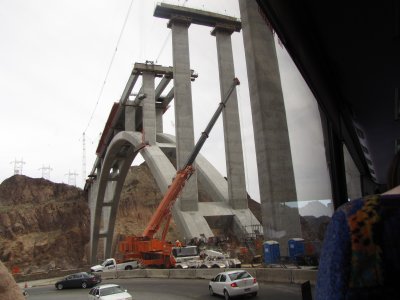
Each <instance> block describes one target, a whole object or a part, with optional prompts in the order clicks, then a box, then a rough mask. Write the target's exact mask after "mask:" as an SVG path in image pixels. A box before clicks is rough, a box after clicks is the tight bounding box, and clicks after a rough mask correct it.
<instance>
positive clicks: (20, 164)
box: [10, 158, 25, 175]
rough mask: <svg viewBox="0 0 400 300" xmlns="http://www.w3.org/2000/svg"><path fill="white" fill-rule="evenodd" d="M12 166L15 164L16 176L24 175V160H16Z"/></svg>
mask: <svg viewBox="0 0 400 300" xmlns="http://www.w3.org/2000/svg"><path fill="white" fill-rule="evenodd" d="M10 164H14V175H22V167H23V165H24V164H25V162H24V160H23V159H22V158H21V160H17V159H14V161H12V162H10Z"/></svg>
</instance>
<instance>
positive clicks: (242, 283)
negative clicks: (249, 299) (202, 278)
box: [208, 270, 258, 300]
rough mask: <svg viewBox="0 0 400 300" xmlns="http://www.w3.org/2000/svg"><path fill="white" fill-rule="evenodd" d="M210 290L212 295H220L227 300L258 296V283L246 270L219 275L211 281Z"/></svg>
mask: <svg viewBox="0 0 400 300" xmlns="http://www.w3.org/2000/svg"><path fill="white" fill-rule="evenodd" d="M208 290H209V292H210V295H214V294H218V295H222V296H224V297H225V299H226V300H228V299H230V298H231V297H235V296H241V295H251V296H257V293H258V282H257V280H256V278H254V277H253V276H251V275H250V273H248V272H247V271H245V270H234V271H228V272H222V273H219V274H218V275H217V276H215V277H214V278H213V279H211V281H210V283H209V285H208Z"/></svg>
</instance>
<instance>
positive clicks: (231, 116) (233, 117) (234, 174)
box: [211, 26, 248, 209]
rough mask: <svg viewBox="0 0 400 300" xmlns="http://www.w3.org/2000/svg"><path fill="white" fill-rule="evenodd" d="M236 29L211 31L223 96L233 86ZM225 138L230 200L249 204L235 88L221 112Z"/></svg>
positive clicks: (237, 205) (244, 205)
mask: <svg viewBox="0 0 400 300" xmlns="http://www.w3.org/2000/svg"><path fill="white" fill-rule="evenodd" d="M233 31H234V30H233V29H232V28H230V27H228V26H225V27H224V26H217V27H215V28H214V30H213V31H212V32H211V34H212V35H214V36H215V37H216V41H217V55H218V70H219V82H220V90H221V98H222V97H224V95H225V94H226V92H227V91H228V90H229V88H230V87H231V86H232V82H233V78H234V77H235V68H234V63H233V52H232V40H231V35H232V33H233ZM222 116H223V125H224V139H225V156H226V172H227V177H228V192H229V203H230V204H231V206H232V208H234V209H245V208H247V207H248V205H247V193H246V177H245V173H244V162H243V149H242V137H241V133H240V119H239V109H238V101H237V94H236V90H234V91H233V93H232V94H231V96H230V99H229V101H228V103H227V104H226V107H225V109H224V110H223V112H222Z"/></svg>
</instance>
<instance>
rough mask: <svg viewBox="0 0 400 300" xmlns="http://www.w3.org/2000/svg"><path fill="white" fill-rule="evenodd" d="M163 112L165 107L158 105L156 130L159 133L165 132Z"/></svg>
mask: <svg viewBox="0 0 400 300" xmlns="http://www.w3.org/2000/svg"><path fill="white" fill-rule="evenodd" d="M163 114H164V108H163V107H157V106H156V130H157V133H163V132H164V131H163Z"/></svg>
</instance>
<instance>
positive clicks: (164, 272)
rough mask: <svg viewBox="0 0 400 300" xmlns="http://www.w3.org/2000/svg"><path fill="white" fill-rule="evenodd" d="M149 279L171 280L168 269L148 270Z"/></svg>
mask: <svg viewBox="0 0 400 300" xmlns="http://www.w3.org/2000/svg"><path fill="white" fill-rule="evenodd" d="M146 271H147V277H151V278H169V271H170V270H168V269H147V270H146Z"/></svg>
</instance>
